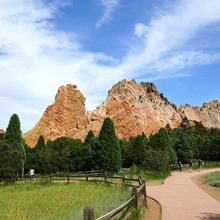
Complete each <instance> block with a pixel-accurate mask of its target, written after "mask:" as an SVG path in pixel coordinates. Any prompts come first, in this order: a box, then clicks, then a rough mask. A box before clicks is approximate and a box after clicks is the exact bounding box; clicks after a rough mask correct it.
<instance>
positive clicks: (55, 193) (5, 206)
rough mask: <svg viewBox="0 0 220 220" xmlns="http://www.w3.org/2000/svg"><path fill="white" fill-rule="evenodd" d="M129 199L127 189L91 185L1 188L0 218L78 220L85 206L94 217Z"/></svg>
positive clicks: (14, 185)
mask: <svg viewBox="0 0 220 220" xmlns="http://www.w3.org/2000/svg"><path fill="white" fill-rule="evenodd" d="M129 198H130V191H129V190H128V188H126V187H120V186H115V185H114V186H112V185H108V184H102V183H93V182H89V183H88V182H78V183H69V184H66V183H24V184H13V185H0V219H13V220H16V219H17V220H18V219H19V220H23V219H25V220H33V219H44V220H52V219H57V220H59V219H60V220H61V219H62V220H63V219H74V220H81V219H82V218H83V209H84V208H85V207H92V208H94V209H95V217H96V218H97V217H99V216H101V215H103V214H105V213H107V212H109V211H111V210H112V209H114V208H116V207H117V206H119V205H120V204H122V203H123V202H125V201H126V200H128V199H129Z"/></svg>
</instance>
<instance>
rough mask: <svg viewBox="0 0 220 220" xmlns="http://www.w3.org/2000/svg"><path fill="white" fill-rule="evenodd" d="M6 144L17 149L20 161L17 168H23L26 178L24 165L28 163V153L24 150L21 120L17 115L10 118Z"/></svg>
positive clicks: (22, 171)
mask: <svg viewBox="0 0 220 220" xmlns="http://www.w3.org/2000/svg"><path fill="white" fill-rule="evenodd" d="M5 140H6V142H7V143H8V144H9V145H11V146H13V147H14V148H15V151H16V152H18V154H19V156H18V158H19V161H18V163H17V166H18V167H20V168H21V173H22V177H23V176H24V164H25V161H26V152H25V148H24V141H23V138H22V132H21V129H20V120H19V117H18V115H17V114H13V115H12V116H11V118H10V121H9V124H8V127H7V130H6V133H5Z"/></svg>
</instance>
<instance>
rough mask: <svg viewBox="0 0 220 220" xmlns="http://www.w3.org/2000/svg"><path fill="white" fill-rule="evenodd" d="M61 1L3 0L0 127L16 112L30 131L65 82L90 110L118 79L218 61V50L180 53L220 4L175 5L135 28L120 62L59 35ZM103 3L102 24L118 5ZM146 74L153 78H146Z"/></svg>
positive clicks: (187, 1) (218, 16)
mask: <svg viewBox="0 0 220 220" xmlns="http://www.w3.org/2000/svg"><path fill="white" fill-rule="evenodd" d="M60 2H62V1H57V4H55V5H54V4H52V3H51V4H49V5H46V4H45V3H44V1H43V0H19V1H17V0H1V1H0V8H1V9H4V10H1V11H0V106H1V107H0V127H2V128H5V127H6V126H7V124H8V120H9V117H10V116H11V114H12V113H14V112H16V113H18V114H19V116H20V117H21V122H22V125H23V130H24V131H26V130H28V129H30V128H31V127H32V126H33V125H34V124H35V123H36V122H37V121H38V120H39V117H40V116H41V115H42V113H43V111H44V109H45V108H46V106H47V105H48V104H50V103H52V101H53V100H54V95H55V93H56V91H57V88H58V87H59V86H60V85H62V84H68V83H73V84H77V85H78V87H79V89H80V90H81V91H82V92H83V94H84V96H85V97H86V98H87V102H86V103H87V107H88V109H90V110H91V109H93V108H95V107H96V106H97V105H98V104H100V103H101V101H102V100H104V98H105V96H106V94H107V90H108V89H110V88H111V86H112V85H113V83H116V82H117V81H118V80H121V79H123V78H135V77H137V76H140V75H142V74H145V75H144V76H143V77H144V78H145V79H159V78H165V77H175V76H182V75H180V74H178V73H175V70H178V72H181V70H182V69H184V68H185V67H186V66H193V65H196V64H198V65H201V64H205V63H211V62H214V61H215V62H216V61H217V60H218V59H219V56H218V54H215V53H211V52H209V54H207V53H206V52H205V51H202V50H201V51H195V50H193V48H190V50H189V51H188V50H187V49H186V48H184V43H186V42H188V41H189V40H190V39H191V38H192V37H194V36H195V35H196V33H197V31H198V30H200V29H201V28H203V27H207V26H208V25H210V24H213V23H215V22H219V21H220V13H219V11H220V1H219V0H212V1H209V2H208V1H207V0H182V1H177V3H176V4H174V5H173V7H172V9H170V10H169V11H164V12H163V13H161V14H159V15H157V16H156V17H154V18H152V19H151V22H150V23H149V24H142V23H140V24H137V25H136V26H135V34H136V36H137V37H138V38H137V39H138V42H139V43H138V45H133V44H132V43H131V45H132V46H131V47H130V52H128V54H127V55H126V56H125V57H124V58H122V59H115V58H114V57H110V56H107V55H106V54H103V53H101V52H100V53H92V52H89V51H85V50H83V49H82V48H83V47H82V46H81V42H79V41H77V40H76V39H75V38H74V34H75V33H72V34H71V36H70V35H68V34H67V33H64V32H60V31H57V30H56V29H55V27H54V26H53V23H52V22H51V20H52V19H53V18H54V17H55V16H56V15H57V14H56V13H57V9H58V7H60V5H59V3H60ZM104 2H105V3H104ZM107 2H108V3H107ZM111 2H112V3H111ZM104 4H105V8H106V12H105V13H106V15H105V16H104V18H105V19H104V20H103V21H102V22H101V25H102V24H104V23H105V22H107V21H108V19H110V18H111V14H112V12H113V11H114V8H115V7H117V4H118V1H103V6H104ZM107 8H108V9H107ZM198 8H199V10H198ZM147 71H150V72H151V73H152V72H155V74H153V76H152V74H151V75H147V74H146V72H147ZM167 71H169V73H167Z"/></svg>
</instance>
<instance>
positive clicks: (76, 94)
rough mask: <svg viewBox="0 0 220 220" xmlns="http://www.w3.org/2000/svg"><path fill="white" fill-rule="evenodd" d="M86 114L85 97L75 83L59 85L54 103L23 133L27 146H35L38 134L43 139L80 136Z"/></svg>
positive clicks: (85, 122) (85, 120)
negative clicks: (33, 125)
mask: <svg viewBox="0 0 220 220" xmlns="http://www.w3.org/2000/svg"><path fill="white" fill-rule="evenodd" d="M86 124H87V116H86V110H85V98H84V97H83V95H82V93H81V92H80V91H79V90H78V89H77V87H76V86H75V85H67V86H61V87H60V88H59V89H58V92H57V94H56V98H55V102H54V104H52V105H50V106H48V107H47V109H46V111H45V112H44V114H43V116H42V117H41V119H40V121H39V122H38V123H37V124H36V126H35V127H34V128H32V129H31V130H30V131H28V132H27V133H26V134H25V135H24V139H25V142H26V143H27V144H28V145H29V146H35V144H36V143H37V141H38V138H39V136H40V135H43V136H44V138H45V140H48V139H51V140H54V139H56V138H57V137H60V136H71V137H79V138H82V134H81V132H82V131H83V130H85V126H86Z"/></svg>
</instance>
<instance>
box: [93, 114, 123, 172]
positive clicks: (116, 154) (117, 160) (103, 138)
mask: <svg viewBox="0 0 220 220" xmlns="http://www.w3.org/2000/svg"><path fill="white" fill-rule="evenodd" d="M99 148H101V149H99V151H100V152H99V153H100V154H103V156H101V155H99V156H101V158H102V161H101V162H102V163H103V169H104V170H106V171H110V172H117V171H119V170H120V168H121V149H120V145H119V141H118V139H117V137H116V134H115V127H114V123H113V121H112V120H111V119H110V118H106V119H105V120H104V123H103V125H102V128H101V131H100V134H99ZM97 156H98V155H97ZM101 158H100V159H101ZM103 160H104V161H103Z"/></svg>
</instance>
